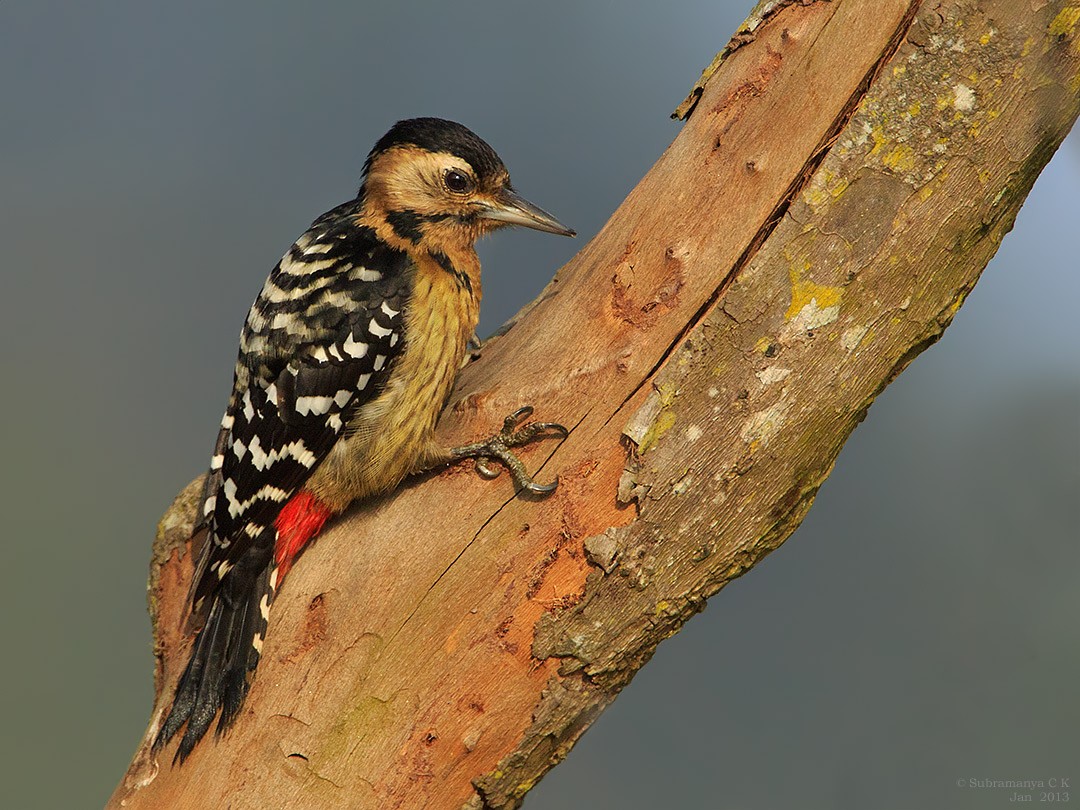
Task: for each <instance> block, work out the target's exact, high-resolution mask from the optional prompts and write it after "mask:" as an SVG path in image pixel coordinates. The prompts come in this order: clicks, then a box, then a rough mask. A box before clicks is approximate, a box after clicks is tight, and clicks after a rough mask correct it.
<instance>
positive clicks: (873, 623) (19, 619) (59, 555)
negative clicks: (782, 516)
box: [0, 0, 1080, 810]
mask: <svg viewBox="0 0 1080 810" xmlns="http://www.w3.org/2000/svg"><path fill="white" fill-rule="evenodd" d="M750 5H751V1H750V0H727V2H716V0H714V1H713V2H671V3H664V4H659V3H647V2H633V3H629V2H624V3H614V2H591V3H574V2H547V3H543V4H528V5H526V4H510V3H498V2H494V1H493V0H491V1H489V2H469V3H462V4H438V5H436V4H419V3H396V4H374V3H356V2H349V3H346V2H328V3H322V4H318V5H317V6H316V5H314V4H292V3H280V2H278V3H266V2H263V3H253V2H246V3H230V4H217V3H208V2H193V3H184V4H162V3H139V2H133V1H129V2H107V3H98V4H83V5H78V4H60V3H52V2H35V3H29V2H6V3H4V4H3V5H2V6H0V98H2V99H3V105H4V113H3V115H2V116H0V156H2V158H0V238H2V244H4V245H5V251H4V252H5V257H4V260H3V264H2V273H3V295H2V296H0V330H2V331H3V345H5V346H6V347H7V348H6V350H5V351H4V352H3V357H2V360H0V362H2V363H3V379H4V380H5V384H4V389H5V390H6V391H7V394H6V395H5V396H4V397H3V400H2V404H0V409H2V420H0V424H2V430H3V445H2V446H3V447H4V448H5V451H6V456H7V459H6V463H4V465H3V473H2V475H3V477H4V479H5V480H4V483H3V486H2V487H0V498H2V499H3V504H2V509H3V514H4V515H5V516H6V517H5V524H6V525H5V531H4V534H5V537H4V543H3V549H4V564H3V567H4V574H5V575H4V578H3V586H2V588H0V600H2V605H0V608H2V613H0V615H2V616H3V617H4V625H5V639H4V656H3V660H4V661H5V662H6V663H5V664H4V666H3V667H2V668H0V700H2V701H3V723H2V731H0V735H2V736H0V739H2V743H3V752H2V753H3V756H2V759H3V762H4V763H5V772H6V774H7V776H6V777H5V780H4V783H5V784H4V790H3V793H4V800H3V802H2V803H3V804H4V805H5V806H9V807H13V808H39V807H40V808H75V807H96V806H100V805H101V804H102V803H103V802H104V801H105V799H106V798H107V797H108V795H109V794H110V792H111V791H112V789H113V787H114V786H115V784H116V783H117V781H118V780H119V779H120V777H121V775H122V774H123V772H124V769H125V767H126V765H127V762H128V759H129V757H130V755H131V753H132V751H133V750H134V747H135V745H136V743H137V742H138V740H139V738H140V735H141V734H142V731H143V728H144V725H145V723H146V720H147V717H148V712H149V709H150V703H151V689H152V687H151V664H152V662H151V653H150V628H149V622H148V619H147V616H146V605H145V581H146V573H147V565H148V561H149V556H150V543H151V540H152V538H153V535H154V527H155V524H156V522H157V520H158V518H159V517H160V515H161V514H162V512H163V511H164V509H165V508H166V507H167V506H168V505H169V503H170V501H171V499H172V497H173V496H174V495H175V494H176V492H177V491H178V490H179V489H180V487H181V486H183V485H184V484H185V483H187V482H188V481H189V480H190V479H191V478H192V477H193V476H195V475H196V474H197V473H199V472H200V471H201V470H202V469H203V468H204V466H205V465H206V463H207V461H208V458H209V453H210V449H211V443H212V442H213V439H214V436H215V435H216V430H217V427H216V426H217V424H218V420H219V418H220V414H221V410H222V408H223V407H224V403H225V398H226V395H227V393H228V388H229V384H230V380H231V369H232V364H233V359H234V356H235V345H236V338H237V335H238V332H239V329H240V325H241V322H242V319H243V317H244V315H245V313H246V311H247V308H248V306H249V304H250V302H251V300H252V298H253V297H254V295H255V293H256V292H257V290H258V288H259V286H260V285H261V284H262V281H263V279H264V277H265V276H266V273H267V272H268V271H269V270H270V268H271V267H272V266H273V264H274V262H275V261H276V260H277V258H278V257H279V256H280V255H281V253H282V252H283V251H284V250H285V249H286V248H287V247H288V245H289V243H290V242H291V240H292V239H293V238H294V237H295V236H297V235H298V234H299V233H300V232H301V231H302V230H303V229H304V228H305V227H306V226H307V224H308V223H309V222H310V221H311V220H312V219H314V217H315V216H317V215H318V214H320V213H321V212H323V211H324V210H326V209H328V208H330V207H331V206H333V205H335V204H337V203H338V202H341V201H342V200H344V199H347V198H349V197H351V196H352V195H353V193H354V192H355V188H356V185H357V179H358V176H359V172H360V167H361V164H362V161H363V158H364V155H365V154H366V152H367V150H368V149H369V148H370V146H371V144H372V143H373V142H374V141H375V139H376V138H377V137H378V136H379V135H380V134H382V132H384V131H385V130H386V128H387V127H388V126H389V125H390V124H391V123H393V122H394V121H395V120H397V119H399V118H402V117H408V116H413V115H439V116H444V117H448V118H453V119H456V120H460V121H462V122H464V123H466V124H467V125H468V126H470V127H471V128H473V129H475V130H476V131H477V132H478V133H480V134H481V135H482V136H483V137H484V138H486V139H487V140H488V141H490V143H492V144H493V145H494V146H495V147H496V149H497V150H498V151H499V152H500V154H501V155H502V157H503V158H504V160H505V161H506V163H507V165H508V166H509V167H510V169H511V171H512V173H513V176H514V180H515V184H516V186H517V187H518V188H519V189H520V190H521V191H522V192H523V193H524V194H526V195H527V196H528V197H529V198H530V199H532V200H534V201H535V202H537V203H538V204H540V205H542V206H544V207H545V208H548V209H549V210H551V211H553V212H554V213H555V214H557V215H558V216H559V217H560V218H561V219H563V220H564V221H565V222H567V223H569V224H571V225H572V226H573V227H575V228H577V229H578V231H579V233H580V234H581V236H580V238H579V239H578V240H577V241H576V242H572V241H570V240H559V239H553V238H550V237H547V236H544V235H542V234H534V233H531V232H515V233H503V234H500V235H498V236H497V237H496V238H494V239H492V240H490V241H488V242H486V243H484V244H483V246H482V248H481V254H482V258H483V261H484V267H485V285H484V291H485V300H484V316H483V321H482V325H481V329H480V333H481V335H484V334H487V333H490V332H491V331H493V330H494V329H495V328H497V327H498V326H499V324H501V323H502V322H503V321H504V320H506V319H507V318H508V317H509V316H510V315H512V314H513V313H514V312H515V311H516V310H517V309H518V307H519V306H521V305H522V304H524V303H525V302H526V301H528V300H530V299H531V298H532V297H533V296H534V295H535V293H536V292H537V291H538V290H540V288H541V287H543V285H544V284H545V283H546V281H547V280H548V279H549V278H550V276H551V274H552V273H553V272H554V270H555V269H556V268H557V267H559V266H560V265H561V264H563V263H564V262H565V261H566V260H568V259H569V258H570V256H571V255H572V254H573V253H574V251H575V250H577V249H578V248H579V247H580V246H581V245H583V244H584V243H585V242H586V241H587V240H588V239H589V238H591V236H592V235H593V234H594V233H595V232H596V230H597V229H598V228H599V227H600V226H601V225H602V224H603V222H604V221H605V220H606V219H607V217H608V216H609V214H610V212H611V211H612V210H613V209H614V208H615V207H616V206H617V205H618V204H619V202H620V201H621V200H622V198H623V197H624V196H625V194H626V193H627V192H628V191H629V190H630V188H631V187H632V186H633V185H634V184H635V183H636V182H637V180H638V179H639V178H640V177H641V175H642V174H643V173H644V172H645V171H646V170H647V169H648V167H649V166H650V165H651V164H652V162H653V161H654V160H655V159H656V158H657V157H658V156H659V154H660V153H661V151H662V150H663V149H664V148H665V147H666V146H667V144H668V143H669V142H670V140H671V139H672V138H673V137H674V136H675V135H676V133H677V132H678V130H679V125H678V124H677V123H675V122H672V121H670V120H669V119H668V114H669V113H670V111H671V110H672V109H673V108H674V106H675V105H676V104H677V103H678V102H679V101H681V100H682V98H683V96H684V95H685V93H686V92H687V90H688V89H689V88H690V86H691V84H692V82H693V81H694V80H695V79H696V78H697V76H698V74H699V72H700V70H701V68H702V67H703V66H704V65H706V64H707V63H708V62H709V60H710V59H711V58H712V56H713V55H714V54H715V53H716V52H717V51H718V50H719V49H720V48H721V47H722V46H723V45H724V44H725V42H726V41H727V39H728V36H729V35H730V34H731V33H732V32H733V31H734V30H735V28H736V26H737V25H738V24H739V22H740V21H741V20H742V18H743V17H744V16H745V15H746V13H747V12H748V10H749V8H750ZM1078 211H1080V142H1078V138H1077V136H1075V135H1074V136H1073V137H1072V138H1071V139H1070V140H1069V141H1067V142H1066V144H1065V146H1064V147H1063V148H1062V149H1061V151H1060V152H1059V153H1058V155H1057V156H1056V157H1055V158H1054V160H1053V162H1052V163H1051V164H1050V166H1049V167H1048V168H1047V170H1046V171H1045V173H1044V174H1043V176H1042V177H1041V178H1040V180H1039V182H1038V184H1037V185H1036V187H1035V190H1034V192H1033V193H1032V195H1031V197H1030V199H1029V200H1028V203H1027V205H1026V206H1025V208H1024V209H1023V211H1022V212H1021V214H1020V217H1019V219H1018V220H1017V225H1016V229H1015V231H1014V232H1013V233H1012V235H1010V236H1009V237H1008V238H1007V239H1006V240H1005V243H1004V245H1003V246H1002V248H1001V251H1000V252H999V254H998V256H997V258H996V259H995V260H994V261H993V263H992V264H991V265H990V267H989V268H988V269H987V271H986V274H985V276H984V279H983V280H982V281H981V282H980V283H979V285H978V287H977V288H976V289H975V291H974V293H973V294H972V295H971V296H970V298H969V300H968V302H967V303H966V304H965V306H964V308H963V309H962V310H961V311H960V313H959V315H958V316H957V318H956V321H955V323H954V325H953V326H952V327H951V328H950V329H949V330H948V332H947V334H946V335H945V337H944V339H943V340H942V341H941V343H939V344H938V345H937V346H934V347H933V348H931V349H930V350H929V351H928V352H927V353H926V354H924V355H923V356H922V357H920V358H919V359H918V360H917V361H916V362H915V363H914V365H913V366H912V367H911V368H910V369H909V370H908V371H906V372H905V373H904V374H903V376H901V377H900V379H899V380H898V381H897V382H896V383H895V384H894V385H892V386H891V387H890V388H889V389H888V391H887V392H886V393H885V394H884V395H883V396H882V397H881V398H880V399H879V400H878V402H877V403H876V404H875V405H874V406H873V408H872V409H871V411H870V414H869V418H868V419H867V420H866V422H865V423H864V424H863V425H862V426H861V427H860V428H859V429H858V430H857V431H856V432H855V434H854V436H853V437H852V439H851V441H850V442H849V444H848V446H847V447H846V449H845V450H844V452H843V454H842V455H841V457H840V460H839V462H838V463H837V465H836V471H835V473H834V474H833V476H832V478H831V479H830V480H829V481H828V482H827V483H826V485H825V486H824V488H823V489H822V491H821V495H820V497H819V498H818V501H817V504H816V505H815V507H814V508H813V510H812V511H811V512H810V515H809V517H808V519H807V520H806V522H805V524H804V525H803V527H802V528H801V529H800V530H799V531H798V532H797V533H796V534H795V535H794V536H793V537H792V538H791V540H790V541H789V543H788V544H787V545H785V546H784V547H783V548H781V549H780V550H779V551H778V552H777V553H775V554H773V555H772V556H770V557H769V558H768V559H766V560H765V561H764V562H763V563H762V564H761V565H759V566H758V567H757V568H756V569H755V570H753V571H752V572H750V574H749V575H748V576H746V577H744V578H743V579H741V580H739V581H737V582H735V583H734V584H733V585H731V586H730V587H729V588H727V589H726V590H724V591H723V592H722V593H720V594H719V595H718V596H717V597H716V598H714V599H713V600H712V602H711V603H710V605H709V607H708V609H707V610H706V611H705V612H704V613H703V614H702V615H701V616H699V617H697V618H695V619H694V620H693V621H691V622H690V623H689V625H688V626H687V627H686V629H685V630H684V631H683V632H682V633H681V634H679V635H678V636H676V637H675V638H673V639H671V640H670V641H668V642H666V643H664V644H663V645H662V646H661V647H660V649H659V651H658V653H657V655H656V657H655V658H654V659H653V661H652V662H651V663H650V664H649V665H648V666H646V667H645V668H644V670H643V671H642V672H641V673H640V674H639V675H638V677H637V679H636V680H635V681H634V682H633V683H632V684H631V685H630V686H629V687H628V688H627V689H626V691H625V692H624V694H623V695H622V696H621V697H620V698H619V700H618V701H617V702H616V703H615V705H614V706H613V707H612V708H611V709H609V710H608V711H607V713H606V714H604V715H603V716H602V717H601V718H600V720H599V721H598V722H597V723H596V725H595V726H594V728H593V729H592V730H591V731H590V732H589V733H588V734H587V735H586V736H585V737H584V739H583V740H582V741H581V743H580V744H579V746H578V748H577V750H575V751H574V752H573V754H572V755H571V756H570V757H569V759H568V760H567V761H566V762H565V763H564V764H563V765H561V766H560V767H558V768H556V769H555V770H554V771H553V772H552V773H551V775H549V776H548V777H547V778H546V779H544V781H543V782H542V783H541V784H540V785H539V787H538V788H537V789H536V790H534V791H533V793H532V794H531V795H530V797H529V798H528V800H527V801H526V805H525V806H526V808H528V810H553V809H554V808H576V807H582V808H585V807H589V808H606V807H619V808H629V809H633V808H658V807H691V806H693V807H709V808H782V807H800V808H859V809H860V810H862V809H863V808H867V807H874V808H893V807H895V808H910V807H913V806H918V807H933V808H938V807H941V808H945V807H948V808H988V807H998V806H1001V807H1004V806H1005V805H1006V804H1007V803H1008V802H1009V799H1010V797H1011V793H1012V791H1011V790H1007V789H994V788H979V787H967V786H966V785H968V784H970V783H969V782H968V780H972V779H977V780H985V779H1001V780H1009V779H1012V780H1017V779H1044V780H1048V779H1051V778H1059V779H1060V778H1073V779H1075V780H1076V787H1075V791H1076V794H1077V798H1080V769H1078V767H1077V763H1080V736H1078V734H1077V728H1078V725H1080V698H1078V697H1077V690H1076V684H1077V683H1078V682H1080V644H1078V643H1077V642H1078V638H1077V635H1078V633H1077V621H1076V617H1077V615H1078V612H1080V588H1078V587H1077V583H1078V580H1080V544H1078V543H1077V539H1078V536H1077V535H1078V533H1077V526H1076V522H1077V520H1076V519H1077V501H1078V496H1080V341H1078V340H1077V331H1076V302H1077V300H1080V273H1078V272H1077V270H1078V260H1077V256H1076V247H1075V245H1076V239H1075V235H1076V229H1077V224H1078V219H1077V217H1078ZM733 696H734V698H733ZM961 784H962V785H964V786H960V785H961Z"/></svg>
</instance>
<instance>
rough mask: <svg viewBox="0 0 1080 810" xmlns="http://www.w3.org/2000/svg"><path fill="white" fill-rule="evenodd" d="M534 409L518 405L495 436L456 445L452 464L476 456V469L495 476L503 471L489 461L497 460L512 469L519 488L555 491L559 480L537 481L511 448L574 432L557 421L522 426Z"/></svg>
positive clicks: (511, 471) (492, 476)
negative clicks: (490, 464) (544, 482)
mask: <svg viewBox="0 0 1080 810" xmlns="http://www.w3.org/2000/svg"><path fill="white" fill-rule="evenodd" d="M532 412H533V409H532V407H531V406H529V405H526V406H525V407H523V408H518V409H517V410H516V411H514V412H513V413H512V414H510V415H509V416H508V417H506V419H504V420H503V427H502V430H501V431H499V432H498V433H496V434H495V435H494V436H492V437H491V438H489V439H484V440H483V441H479V442H473V443H472V444H466V445H462V446H461V447H454V448H452V449H451V450H450V458H449V461H450V462H451V463H452V462H455V461H461V460H462V459H466V458H475V459H476V471H477V472H479V473H480V474H481V475H482V476H484V477H485V478H495V477H497V476H498V475H499V470H498V469H492V468H491V467H489V466H488V464H487V461H489V460H490V459H496V460H498V461H500V462H502V463H503V465H504V466H505V467H506V469H508V470H509V471H510V475H511V476H512V477H513V479H514V483H515V484H516V485H517V486H518V487H519V488H521V489H524V490H526V491H527V492H532V493H533V494H536V495H547V494H549V493H552V492H554V491H555V487H557V486H558V485H559V482H558V480H557V479H556V480H555V481H552V482H551V483H550V484H538V483H536V481H534V480H533V478H532V476H531V475H529V473H528V472H526V470H525V465H524V464H522V463H521V460H520V459H518V457H517V456H515V455H514V454H513V453H512V452H511V451H510V448H512V447H521V446H522V445H525V444H528V443H529V442H531V441H534V440H536V439H542V438H548V437H555V436H558V437H559V438H562V439H565V438H566V437H567V436H569V435H570V431H568V430H567V429H566V428H565V427H563V426H562V425H560V424H558V423H556V422H529V423H528V424H526V425H522V426H521V427H518V425H519V424H520V423H521V421H522V420H523V419H528V418H529V417H530V416H531V415H532Z"/></svg>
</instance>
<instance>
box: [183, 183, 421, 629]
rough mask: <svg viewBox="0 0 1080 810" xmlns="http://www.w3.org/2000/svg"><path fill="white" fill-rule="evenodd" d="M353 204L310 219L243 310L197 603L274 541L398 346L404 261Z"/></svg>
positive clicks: (207, 511) (213, 472)
mask: <svg viewBox="0 0 1080 810" xmlns="http://www.w3.org/2000/svg"><path fill="white" fill-rule="evenodd" d="M355 205H356V204H355V203H347V204H346V205H343V206H339V207H338V208H336V209H334V210H333V211H331V212H329V213H328V214H325V215H323V216H322V217H320V218H319V219H318V220H316V221H315V222H314V223H313V224H312V226H311V228H310V229H309V230H308V231H307V232H306V233H305V234H304V235H303V236H302V237H301V238H300V239H298V240H297V241H296V243H295V244H294V245H293V246H292V248H291V249H290V250H289V252H288V253H287V254H286V255H285V256H284V257H283V258H282V259H281V261H280V262H279V263H278V265H277V267H275V268H274V270H273V272H272V273H271V274H270V277H269V278H268V279H267V281H266V284H265V285H264V287H263V290H262V292H261V293H260V295H259V297H258V299H257V300H256V301H255V303H254V305H253V306H252V308H251V312H250V313H249V315H248V319H247V323H246V324H245V326H244V331H243V334H242V336H241V343H240V358H239V360H238V363H237V368H236V379H235V384H234V388H233V394H232V397H231V398H230V401H229V406H228V410H227V411H226V413H225V417H224V419H223V420H222V429H221V433H220V435H219V438H218V442H217V446H216V448H215V451H214V456H213V459H212V461H211V466H210V477H209V479H208V482H207V488H206V497H205V500H204V505H203V520H204V522H205V524H206V527H207V528H208V530H209V532H208V539H207V543H206V546H205V548H204V552H203V556H202V559H201V560H200V564H199V568H198V571H197V577H196V580H195V582H194V583H193V592H192V598H193V606H194V612H195V613H198V612H199V610H200V607H201V606H202V605H203V603H204V600H205V599H206V597H208V596H210V595H212V594H213V593H214V592H215V591H216V590H217V588H218V585H219V583H220V582H221V580H222V579H223V578H224V577H225V576H226V574H228V572H229V570H230V569H232V568H233V567H234V566H236V565H237V564H238V563H239V562H240V561H241V560H242V559H243V558H244V557H245V555H246V554H248V552H249V551H250V550H252V549H253V548H254V547H256V546H258V547H260V549H265V547H266V546H267V545H268V544H269V545H270V547H271V548H272V544H273V539H274V538H273V532H274V528H273V524H274V519H275V517H276V516H277V514H278V512H279V511H280V510H281V508H282V507H283V506H284V505H285V503H286V502H287V501H288V499H289V498H290V497H292V495H293V494H295V492H296V491H297V490H298V489H299V488H300V487H301V486H302V485H303V483H304V481H306V480H307V478H308V477H309V476H310V475H311V474H312V472H313V471H314V470H315V468H316V467H317V466H318V464H319V462H320V461H321V460H322V459H323V458H325V457H326V455H327V454H328V453H329V452H330V450H331V448H332V447H333V446H334V443H335V442H336V441H337V439H338V437H339V435H340V434H341V432H342V430H343V428H344V426H345V423H346V422H347V421H348V417H349V414H350V413H351V412H352V411H353V410H355V409H356V408H358V407H359V406H361V405H363V404H364V403H365V402H368V401H370V400H371V399H372V398H373V397H374V396H376V394H377V393H378V392H379V391H380V389H381V388H382V386H383V385H384V383H385V381H386V379H387V377H388V375H389V373H390V370H391V368H392V367H393V365H394V361H395V359H396V358H397V357H398V356H399V355H400V353H401V351H402V348H403V346H404V337H403V327H404V310H405V305H406V301H407V295H408V290H409V287H410V284H411V280H412V279H411V276H412V273H413V272H414V270H413V266H412V264H411V261H410V260H409V259H408V257H407V256H406V255H405V254H404V253H401V252H400V251H396V250H394V249H392V248H389V247H388V246H386V245H385V244H384V243H382V242H380V241H379V240H378V239H377V238H376V236H375V234H374V232H373V231H371V230H370V229H368V228H365V227H361V226H358V225H356V224H355V222H354V221H353V217H352V214H354V213H355V211H354V209H355ZM266 553H269V552H268V551H267V552H266ZM260 556H262V555H260ZM267 559H268V558H267Z"/></svg>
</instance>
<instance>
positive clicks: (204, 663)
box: [154, 549, 274, 763]
mask: <svg viewBox="0 0 1080 810" xmlns="http://www.w3.org/2000/svg"><path fill="white" fill-rule="evenodd" d="M256 552H257V553H256ZM270 577H271V566H270V550H269V549H268V550H266V551H265V552H264V551H262V550H256V549H252V552H249V554H248V555H246V557H245V558H244V559H243V560H241V562H239V563H238V564H237V565H236V566H235V567H234V568H233V569H231V570H230V571H229V572H228V573H227V574H226V575H225V577H224V579H223V580H222V582H221V585H220V587H219V588H218V590H217V592H216V593H215V594H214V596H213V604H212V605H211V607H210V611H209V615H208V616H207V619H206V624H205V625H204V626H203V628H202V630H200V631H199V635H198V637H197V638H196V639H195V646H194V648H193V650H192V653H191V659H190V660H189V661H188V664H187V667H186V668H185V669H184V673H183V674H182V675H181V676H180V681H179V683H178V684H177V687H176V694H175V696H174V697H173V703H172V708H171V709H170V710H169V714H168V716H167V717H166V718H165V722H164V723H162V725H161V730H160V731H159V732H158V735H157V738H156V739H155V740H154V748H155V749H158V748H161V747H162V746H164V745H165V744H166V743H168V742H169V740H171V739H172V738H173V737H174V736H175V735H176V734H177V733H178V732H179V731H180V729H181V728H183V727H184V724H185V723H186V724H187V728H185V729H184V734H183V736H182V737H181V739H180V745H179V746H178V747H177V751H176V756H175V757H174V759H173V761H174V762H180V763H183V761H184V760H185V759H187V756H188V755H189V754H190V753H191V752H192V750H193V749H194V748H195V745H196V744H197V743H198V742H199V740H201V739H202V738H203V736H204V735H205V734H206V731H207V729H209V728H210V725H211V724H212V723H213V722H214V717H215V716H216V715H217V714H218V711H219V710H220V711H221V719H220V720H219V721H218V727H217V733H218V734H219V735H220V734H222V733H224V732H225V731H226V730H228V728H229V727H230V726H231V725H232V724H233V722H234V721H235V720H236V717H237V716H238V715H239V713H240V709H241V708H242V707H243V705H244V699H245V698H246V697H247V693H248V688H249V686H250V682H251V674H252V673H253V672H254V671H255V667H256V666H258V663H259V654H260V649H261V646H262V639H263V638H264V637H265V636H266V625H267V617H268V615H269V605H270V603H271V602H272V601H273V599H274V592H273V589H272V588H271V587H270Z"/></svg>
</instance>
